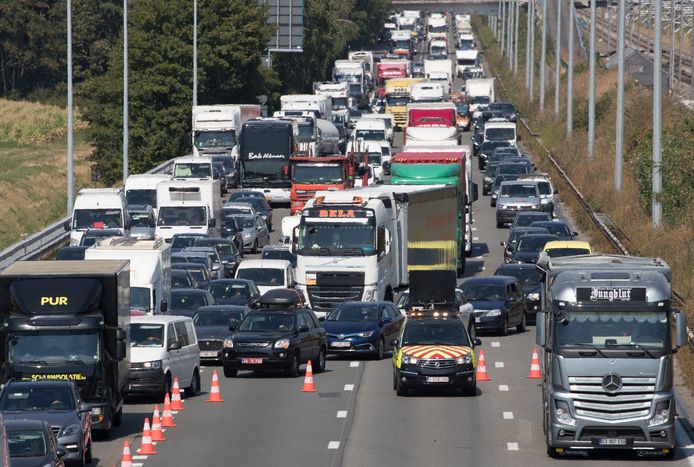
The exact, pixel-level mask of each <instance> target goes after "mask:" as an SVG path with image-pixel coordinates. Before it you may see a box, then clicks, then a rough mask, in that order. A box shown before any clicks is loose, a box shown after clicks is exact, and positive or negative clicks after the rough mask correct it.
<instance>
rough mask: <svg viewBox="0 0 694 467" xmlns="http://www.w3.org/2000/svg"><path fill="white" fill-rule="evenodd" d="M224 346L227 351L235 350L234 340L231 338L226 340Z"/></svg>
mask: <svg viewBox="0 0 694 467" xmlns="http://www.w3.org/2000/svg"><path fill="white" fill-rule="evenodd" d="M222 346H223V347H224V348H225V349H233V348H234V339H232V338H231V337H227V338H226V339H224V343H223V344H222Z"/></svg>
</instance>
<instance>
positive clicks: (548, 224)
mask: <svg viewBox="0 0 694 467" xmlns="http://www.w3.org/2000/svg"><path fill="white" fill-rule="evenodd" d="M530 227H542V228H544V229H547V231H549V233H551V234H552V235H556V236H557V237H559V240H573V239H574V237H577V236H578V232H572V231H571V229H569V226H568V225H566V224H565V223H564V222H561V221H539V222H533V223H532V224H530Z"/></svg>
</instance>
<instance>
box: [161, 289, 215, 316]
mask: <svg viewBox="0 0 694 467" xmlns="http://www.w3.org/2000/svg"><path fill="white" fill-rule="evenodd" d="M205 305H211V303H208V302H207V300H205V295H204V294H202V293H191V292H179V291H176V290H173V291H171V309H172V310H186V311H191V310H197V309H198V308H200V307H201V306H205ZM172 314H175V313H172Z"/></svg>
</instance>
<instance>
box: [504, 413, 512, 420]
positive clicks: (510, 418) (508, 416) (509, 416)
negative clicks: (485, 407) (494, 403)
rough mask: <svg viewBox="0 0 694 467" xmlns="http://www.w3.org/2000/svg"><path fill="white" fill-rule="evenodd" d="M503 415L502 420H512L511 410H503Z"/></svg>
mask: <svg viewBox="0 0 694 467" xmlns="http://www.w3.org/2000/svg"><path fill="white" fill-rule="evenodd" d="M503 417H504V420H513V412H504V413H503Z"/></svg>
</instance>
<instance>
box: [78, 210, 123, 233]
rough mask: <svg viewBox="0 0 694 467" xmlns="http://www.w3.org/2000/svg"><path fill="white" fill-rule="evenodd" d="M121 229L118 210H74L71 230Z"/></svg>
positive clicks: (121, 223) (121, 224)
mask: <svg viewBox="0 0 694 467" xmlns="http://www.w3.org/2000/svg"><path fill="white" fill-rule="evenodd" d="M122 227H123V219H122V216H121V211H120V209H75V213H74V216H73V221H72V228H73V229H105V228H109V229H115V228H118V229H119V228H122Z"/></svg>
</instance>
